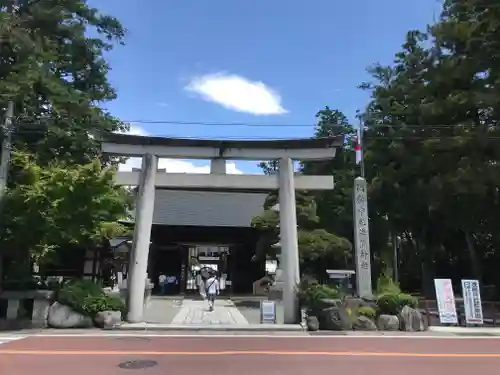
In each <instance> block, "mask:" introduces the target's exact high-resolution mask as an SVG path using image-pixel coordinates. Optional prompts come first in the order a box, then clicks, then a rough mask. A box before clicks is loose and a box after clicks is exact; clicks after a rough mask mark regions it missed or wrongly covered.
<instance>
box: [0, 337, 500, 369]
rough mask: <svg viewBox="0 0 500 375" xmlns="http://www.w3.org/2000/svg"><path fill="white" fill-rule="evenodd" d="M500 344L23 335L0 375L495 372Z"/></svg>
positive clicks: (4, 350) (1, 357)
mask: <svg viewBox="0 0 500 375" xmlns="http://www.w3.org/2000/svg"><path fill="white" fill-rule="evenodd" d="M499 344H500V339H474V338H467V339H440V338H419V339H412V338H403V337H400V338H374V337H368V338H367V337H361V338H360V337H237V336H231V337H140V336H138V337H85V336H82V337H28V338H25V339H22V340H17V341H13V342H10V343H7V344H3V345H1V346H0V374H2V375H33V374H50V375H68V374H70V375H84V374H85V375H113V374H134V373H139V374H151V375H160V374H161V375H165V374H169V375H170V374H175V375H177V374H182V375H191V374H196V375H200V374H203V375H212V374H213V375H235V374H236V375H256V374H257V375H271V374H272V375H281V374H286V375H302V374H308V375H310V374H331V373H333V372H335V373H340V374H343V373H345V374H349V375H357V374H360V375H361V374H363V375H366V374H370V375H392V374H398V375H399V374H404V375H417V374H418V375H422V374H454V375H462V374H464V375H466V374H467V375H470V374H471V373H474V372H477V371H478V370H479V371H481V373H491V374H494V373H496V371H498V370H497V369H498V368H500V345H499ZM135 361H139V362H135ZM140 361H142V362H140ZM120 365H121V366H122V367H120ZM148 365H150V366H151V367H145V368H144V366H148ZM135 366H137V367H140V368H137V369H135V368H134V367H135ZM123 367H125V368H123Z"/></svg>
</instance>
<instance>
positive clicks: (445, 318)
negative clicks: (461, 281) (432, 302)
mask: <svg viewBox="0 0 500 375" xmlns="http://www.w3.org/2000/svg"><path fill="white" fill-rule="evenodd" d="M434 287H435V288H436V301H437V305H438V311H439V321H440V322H441V323H443V324H457V323H458V318H457V308H456V305H455V295H454V294H453V285H452V284H451V279H434Z"/></svg>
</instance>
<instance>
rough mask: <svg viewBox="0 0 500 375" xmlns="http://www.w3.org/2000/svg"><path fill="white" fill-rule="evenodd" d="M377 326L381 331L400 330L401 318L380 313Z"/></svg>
mask: <svg viewBox="0 0 500 375" xmlns="http://www.w3.org/2000/svg"><path fill="white" fill-rule="evenodd" d="M377 327H378V329H379V330H381V331H398V330H399V318H398V317H397V316H396V315H384V314H383V315H380V316H379V317H378V319H377Z"/></svg>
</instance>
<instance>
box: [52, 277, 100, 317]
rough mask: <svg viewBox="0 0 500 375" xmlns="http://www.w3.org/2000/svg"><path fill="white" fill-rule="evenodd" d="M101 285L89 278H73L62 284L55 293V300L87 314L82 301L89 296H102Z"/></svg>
mask: <svg viewBox="0 0 500 375" xmlns="http://www.w3.org/2000/svg"><path fill="white" fill-rule="evenodd" d="M104 296H105V294H104V292H103V291H102V288H101V285H100V284H97V283H94V282H92V281H89V280H75V281H70V282H68V283H67V284H65V285H63V286H62V287H61V288H60V290H59V292H58V293H57V300H58V301H59V302H60V303H62V304H63V305H67V306H69V307H71V308H72V309H74V310H76V311H78V312H80V313H84V314H87V311H85V309H84V302H85V299H86V298H89V297H104Z"/></svg>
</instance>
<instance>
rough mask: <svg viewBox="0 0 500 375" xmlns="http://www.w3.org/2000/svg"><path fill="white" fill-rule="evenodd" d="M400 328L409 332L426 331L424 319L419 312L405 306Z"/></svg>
mask: <svg viewBox="0 0 500 375" xmlns="http://www.w3.org/2000/svg"><path fill="white" fill-rule="evenodd" d="M399 328H400V329H401V330H402V331H407V332H420V331H425V324H424V318H423V317H422V314H421V313H420V312H419V311H417V310H415V309H413V308H411V307H410V306H405V307H403V309H402V310H401V312H400V313H399Z"/></svg>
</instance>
